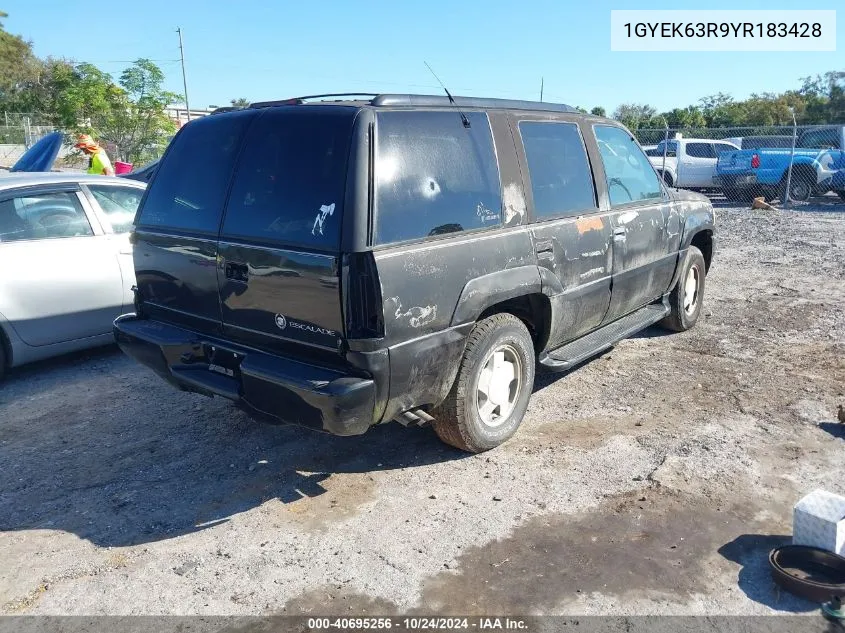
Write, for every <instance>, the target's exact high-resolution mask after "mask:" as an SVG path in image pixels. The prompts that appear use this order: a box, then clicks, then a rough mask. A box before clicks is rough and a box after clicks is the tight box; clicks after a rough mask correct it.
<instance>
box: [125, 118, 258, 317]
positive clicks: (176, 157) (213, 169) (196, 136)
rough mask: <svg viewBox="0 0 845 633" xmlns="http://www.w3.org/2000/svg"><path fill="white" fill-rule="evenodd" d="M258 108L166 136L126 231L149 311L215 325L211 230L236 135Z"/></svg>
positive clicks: (230, 169) (214, 236)
mask: <svg viewBox="0 0 845 633" xmlns="http://www.w3.org/2000/svg"><path fill="white" fill-rule="evenodd" d="M256 115H257V111H254V110H245V111H243V112H237V113H232V114H223V115H216V116H208V117H204V118H202V119H198V120H195V121H192V122H191V123H189V124H187V125H185V126H184V127H183V128H182V129H181V130H180V131H179V133H178V134H177V135H176V137H175V138H174V139H173V141H172V143H171V144H170V147H169V148H168V150H167V153H166V154H165V156H164V158H163V159H162V162H161V165H160V167H159V168H158V171H157V173H156V177H155V179H154V180H153V182H152V183H151V184H150V186H149V189H148V191H147V193H146V195H145V196H144V199H143V201H142V202H141V209H140V211H139V215H138V222H137V226H136V229H135V232H134V233H133V237H132V241H133V242H134V248H133V259H134V262H135V275H136V278H137V282H136V283H137V286H138V291H139V293H140V295H141V298H142V300H143V302H144V306H145V310H146V311H147V313H148V314H149V315H150V317H151V318H153V319H157V320H161V321H165V322H170V323H175V324H178V325H184V326H186V327H188V328H190V329H193V330H195V331H198V332H206V333H217V334H219V333H220V332H221V330H222V325H221V319H220V300H219V291H218V284H217V236H218V232H219V228H220V219H221V217H222V214H223V208H224V206H225V203H226V202H225V201H226V193H227V191H228V188H229V183H230V181H231V178H232V173H233V171H234V169H235V163H236V160H237V157H238V152H239V151H240V147H241V143H242V140H243V136H244V134H245V132H246V130H247V127H248V126H249V124H250V123H251V122H252V120H253V119H254V118H255V117H256Z"/></svg>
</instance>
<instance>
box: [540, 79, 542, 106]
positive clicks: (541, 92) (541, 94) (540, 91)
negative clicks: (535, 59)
mask: <svg viewBox="0 0 845 633" xmlns="http://www.w3.org/2000/svg"><path fill="white" fill-rule="evenodd" d="M540 103H543V78H542V77H540Z"/></svg>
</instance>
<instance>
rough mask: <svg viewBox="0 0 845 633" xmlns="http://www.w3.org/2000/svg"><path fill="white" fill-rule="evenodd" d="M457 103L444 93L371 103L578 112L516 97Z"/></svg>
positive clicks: (386, 96) (458, 100) (392, 97)
mask: <svg viewBox="0 0 845 633" xmlns="http://www.w3.org/2000/svg"><path fill="white" fill-rule="evenodd" d="M454 100H455V103H452V102H450V101H449V98H448V97H446V96H443V95H414V94H381V95H378V96H377V97H376V98H374V99H373V100H372V101H371V102H370V104H371V105H373V106H444V107H451V108H454V107H455V105H458V106H461V107H465V108H502V109H507V110H539V111H544V112H578V109H577V108H573V107H572V106H570V105H566V104H564V103H548V102H545V101H519V100H515V99H492V98H491V99H488V98H484V97H459V96H454Z"/></svg>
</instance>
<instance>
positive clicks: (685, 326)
mask: <svg viewBox="0 0 845 633" xmlns="http://www.w3.org/2000/svg"><path fill="white" fill-rule="evenodd" d="M682 266H683V267H682V268H681V274H680V276H679V277H678V283H676V284H675V288H674V289H673V290H672V292H671V294H670V295H669V306H670V308H671V312H669V315H668V316H667V317H666V318H664V319H663V320H662V321H661V322H660V324H661V325H662V326H663V327H665V328H667V329H669V330H673V331H675V332H686V331H687V330H689V329H690V328H691V327H693V326H694V325H695V324H696V322H697V321H698V317H699V316H700V315H701V306H702V304H703V303H704V279H705V277H706V275H707V268H706V266H705V264H704V255H702V254H701V251H700V250H698V248H697V247H695V246H690V247H689V249H688V250H687V255H686V257H685V258H684V263H683V264H682Z"/></svg>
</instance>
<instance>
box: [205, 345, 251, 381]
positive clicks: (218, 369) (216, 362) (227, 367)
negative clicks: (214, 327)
mask: <svg viewBox="0 0 845 633" xmlns="http://www.w3.org/2000/svg"><path fill="white" fill-rule="evenodd" d="M203 355H204V357H205V360H206V362H207V363H208V370H209V371H213V372H215V373H217V374H221V375H222V376H228V377H229V378H238V379H240V376H241V361H242V360H243V356H242V355H240V354H237V353H235V352H232V351H229V350H227V349H221V348H220V347H217V346H214V345H204V346H203Z"/></svg>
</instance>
